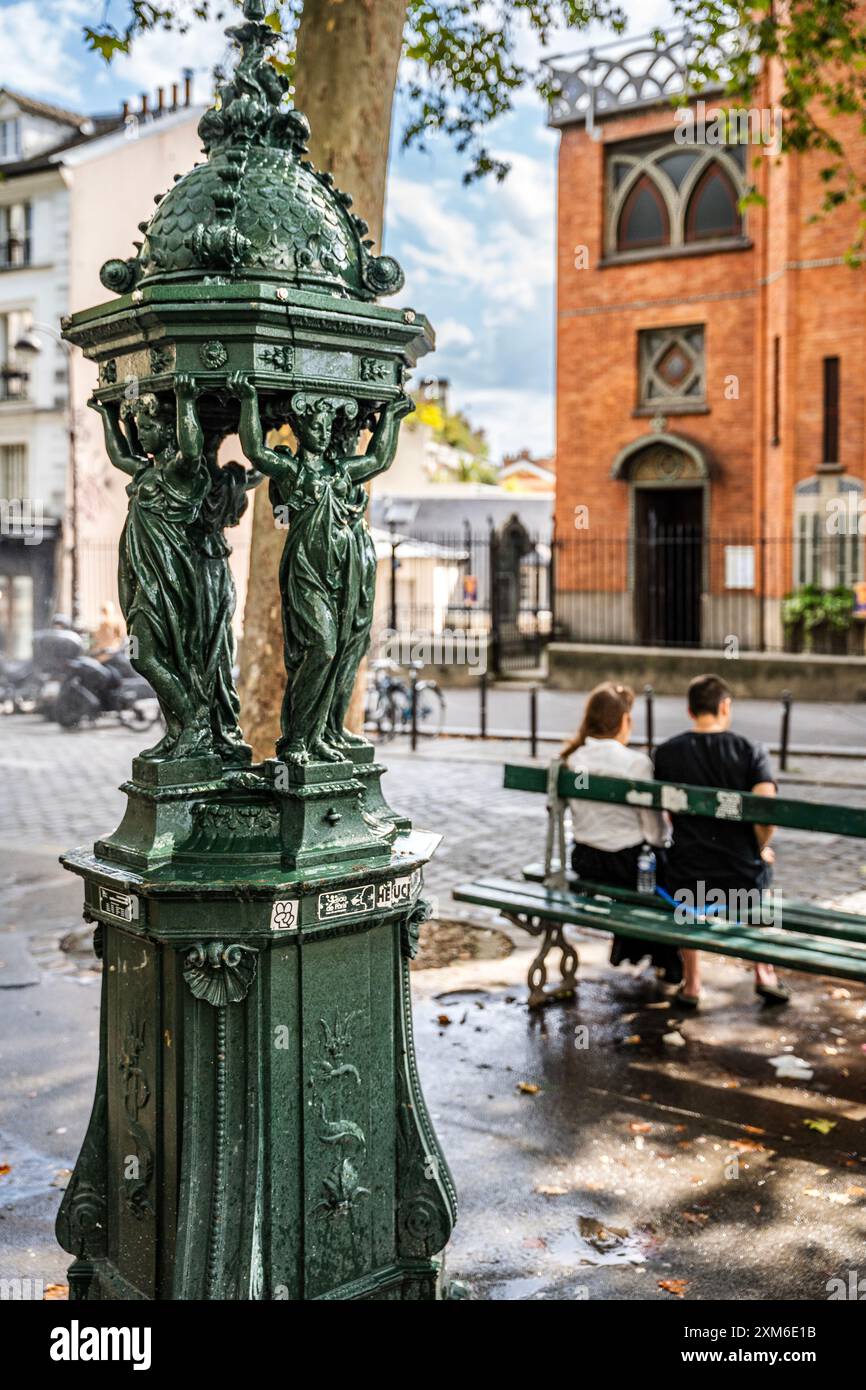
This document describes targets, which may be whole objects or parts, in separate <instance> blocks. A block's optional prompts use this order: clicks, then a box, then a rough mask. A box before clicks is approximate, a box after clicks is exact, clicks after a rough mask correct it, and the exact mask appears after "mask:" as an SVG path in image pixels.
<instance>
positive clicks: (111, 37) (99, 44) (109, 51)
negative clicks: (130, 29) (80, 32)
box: [84, 27, 129, 63]
mask: <svg viewBox="0 0 866 1390" xmlns="http://www.w3.org/2000/svg"><path fill="white" fill-rule="evenodd" d="M84 40H85V43H87V44H88V46H89V47H90V50H91V52H94V53H99V54H100V55H101V57H103V58H104V59H105V61H106V63H110V62H111V60H112V58H113V57H114V55H115V53H128V52H129V37H128V36H127V37H126V38H124V39H122V38H120V36H119V35H118V34H116V33H115V32H114V30H113V29H102V30H99V29H89V28H86V27H85V30H84Z"/></svg>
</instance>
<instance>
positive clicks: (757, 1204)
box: [752, 1202, 761, 1216]
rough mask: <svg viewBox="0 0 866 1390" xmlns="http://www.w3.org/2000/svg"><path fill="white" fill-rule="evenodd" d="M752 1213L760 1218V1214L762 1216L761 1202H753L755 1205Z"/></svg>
mask: <svg viewBox="0 0 866 1390" xmlns="http://www.w3.org/2000/svg"><path fill="white" fill-rule="evenodd" d="M752 1211H753V1212H754V1213H755V1215H756V1216H760V1214H761V1203H760V1202H753V1203H752Z"/></svg>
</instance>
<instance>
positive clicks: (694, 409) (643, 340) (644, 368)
mask: <svg viewBox="0 0 866 1390" xmlns="http://www.w3.org/2000/svg"><path fill="white" fill-rule="evenodd" d="M696 333H699V334H700V336H701V345H700V349H699V350H697V349H696V348H695V346H694V345H693V343H691V342H690V341H689V339H688V336H687V335H690V334H692V335H693V334H696ZM660 334H661V335H666V338H667V341H664V340H663V341H662V342H661V343H656V344H654V343H653V338H654V337H657V336H658V335H660ZM637 343H638V348H637V361H638V368H637V402H636V404H635V408H634V412H633V413H634V414H635V415H639V416H644V415H649V416H656V415H665V414H667V415H706V414H708V413H709V406H708V405H707V341H706V324H703V323H678V324H670V325H668V324H660V325H659V326H657V327H656V326H652V327H647V328H639V329H638V335H637ZM672 347H678V348H679V349H680V351H681V352H682V353H683V354H684V356H685V357H687V358H689V359H690V360H691V363H692V369H691V371H690V372H689V374H688V375H687V376H686V377H685V378H684V381H683V383H682V386H681V389H679V390H675V389H670V388H668V387H667V383H666V382H665V380H664V378H663V377H659V376H658V374H657V372H656V370H655V364H657V363H658V361H659V359H660V357H663V356H664V355H665V354H666V353H667V352H668V351H669V350H670V349H671V348H672ZM696 377H697V378H698V380H699V383H700V394H691V395H687V394H686V391H685V388H686V387H688V386H690V385H691V384H692V383H693V381H694V380H695V378H696ZM651 382H654V383H656V384H657V385H658V386H660V387H661V388H663V390H662V393H661V394H659V395H657V396H650V394H649V388H650V384H651Z"/></svg>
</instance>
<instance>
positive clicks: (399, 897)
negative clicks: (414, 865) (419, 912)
mask: <svg viewBox="0 0 866 1390" xmlns="http://www.w3.org/2000/svg"><path fill="white" fill-rule="evenodd" d="M420 887H421V874H420V872H419V870H417V869H416V870H415V872H414V873H413V874H405V875H404V876H403V877H402V878H392V879H389V881H388V882H387V883H380V884H379V889H378V892H377V894H376V906H377V907H384V908H390V907H401V906H402V905H403V904H404V903H411V901H412V899H413V898H414V897H415V894H416V893H417V892H418V889H419V888H420Z"/></svg>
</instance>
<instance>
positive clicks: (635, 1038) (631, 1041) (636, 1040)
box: [623, 1033, 640, 1047]
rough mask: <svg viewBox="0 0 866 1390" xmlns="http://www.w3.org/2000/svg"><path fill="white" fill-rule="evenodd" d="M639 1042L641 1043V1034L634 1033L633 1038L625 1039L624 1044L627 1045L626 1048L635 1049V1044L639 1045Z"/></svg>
mask: <svg viewBox="0 0 866 1390" xmlns="http://www.w3.org/2000/svg"><path fill="white" fill-rule="evenodd" d="M639 1042H640V1033H632V1035H631V1037H628V1038H623V1043H624V1044H625V1046H626V1047H633V1046H634V1044H635V1043H639Z"/></svg>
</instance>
